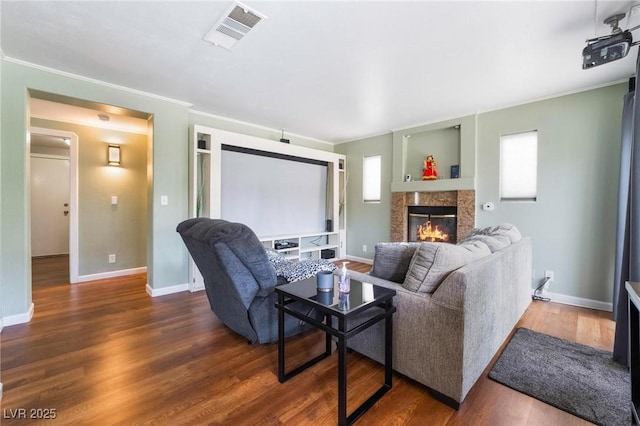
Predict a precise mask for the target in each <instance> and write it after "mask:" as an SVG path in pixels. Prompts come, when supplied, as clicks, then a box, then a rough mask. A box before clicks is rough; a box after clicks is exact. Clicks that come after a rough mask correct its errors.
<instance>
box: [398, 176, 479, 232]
mask: <svg viewBox="0 0 640 426" xmlns="http://www.w3.org/2000/svg"><path fill="white" fill-rule="evenodd" d="M452 180H453V179H452ZM408 183H412V182H408ZM409 206H457V207H458V226H457V231H456V232H457V235H458V238H459V239H460V238H463V237H464V236H465V235H467V234H469V232H471V230H473V227H474V226H475V216H476V192H475V191H474V190H460V191H438V192H419V191H412V192H393V193H392V194H391V241H394V242H402V241H407V237H408V236H407V226H408V224H407V211H408V208H409Z"/></svg>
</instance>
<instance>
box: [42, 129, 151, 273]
mask: <svg viewBox="0 0 640 426" xmlns="http://www.w3.org/2000/svg"><path fill="white" fill-rule="evenodd" d="M31 125H32V126H35V127H42V128H47V129H55V130H64V131H68V132H73V133H75V134H76V135H78V139H79V143H78V145H79V146H78V200H79V202H78V237H79V238H78V239H79V246H78V248H79V250H78V266H79V274H80V275H81V276H82V275H90V274H97V273H101V272H110V271H118V270H123V269H130V268H139V267H142V266H146V265H147V241H146V234H147V135H139V134H134V133H126V132H120V131H116V130H110V129H101V128H97V127H89V126H82V125H78V124H71V123H61V122H57V121H51V120H43V119H36V118H32V119H31ZM109 143H113V144H116V145H120V149H121V158H122V163H121V165H120V167H114V166H108V165H107V164H106V152H107V145H108V144H109ZM113 195H115V196H117V197H118V204H117V205H115V206H112V205H111V196H113ZM112 253H113V254H115V255H116V259H117V261H116V263H109V262H108V255H109V254H112Z"/></svg>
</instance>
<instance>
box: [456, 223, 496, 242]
mask: <svg viewBox="0 0 640 426" xmlns="http://www.w3.org/2000/svg"><path fill="white" fill-rule="evenodd" d="M493 229H494V228H492V227H490V226H487V227H486V228H473V229H472V230H471V232H469V233H468V234H467V235H466V236H465V237H464V238H462V239H461V240H459V241H458V244H462V243H463V242H465V241H467V240H469V239H471V237H474V236H476V235H490V234H491V231H493Z"/></svg>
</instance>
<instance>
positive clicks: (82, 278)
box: [77, 266, 147, 283]
mask: <svg viewBox="0 0 640 426" xmlns="http://www.w3.org/2000/svg"><path fill="white" fill-rule="evenodd" d="M146 272H147V267H146V266H142V267H140V268H131V269H120V270H119V271H109V272H100V273H98V274H89V275H80V276H78V281H77V282H79V283H84V282H87V281H95V280H104V279H105V278H116V277H124V276H126V275H136V274H144V273H146Z"/></svg>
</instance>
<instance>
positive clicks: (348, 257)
mask: <svg viewBox="0 0 640 426" xmlns="http://www.w3.org/2000/svg"><path fill="white" fill-rule="evenodd" d="M347 260H353V261H354V262H360V263H366V264H367V265H373V260H372V259H367V258H366V257H357V256H349V255H347Z"/></svg>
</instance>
